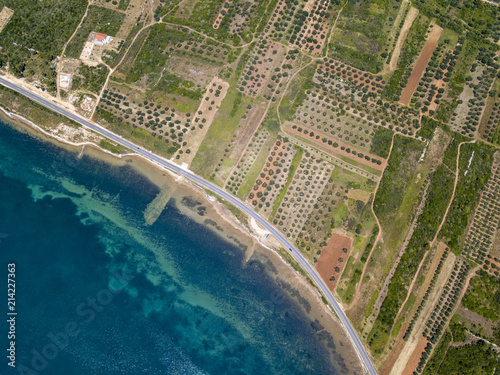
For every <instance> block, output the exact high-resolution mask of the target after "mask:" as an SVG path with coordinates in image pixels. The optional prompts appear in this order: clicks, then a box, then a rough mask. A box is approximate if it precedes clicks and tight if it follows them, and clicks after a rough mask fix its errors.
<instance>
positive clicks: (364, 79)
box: [317, 59, 386, 94]
mask: <svg viewBox="0 0 500 375" xmlns="http://www.w3.org/2000/svg"><path fill="white" fill-rule="evenodd" d="M325 60H326V61H325V62H324V63H323V64H319V65H318V69H317V70H318V72H321V73H322V74H323V75H326V74H330V75H331V76H334V77H337V78H340V79H343V80H345V81H348V82H350V83H352V84H354V85H356V86H359V87H362V88H367V89H368V90H370V91H372V92H375V93H378V94H380V93H382V90H383V89H384V87H385V85H386V82H385V81H384V80H379V81H377V76H375V75H373V74H372V73H370V72H364V71H362V70H358V69H356V68H353V67H352V66H349V65H346V64H344V63H342V62H340V61H337V60H334V59H325Z"/></svg>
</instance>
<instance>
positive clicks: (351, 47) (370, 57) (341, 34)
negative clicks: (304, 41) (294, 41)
mask: <svg viewBox="0 0 500 375" xmlns="http://www.w3.org/2000/svg"><path fill="white" fill-rule="evenodd" d="M400 5H401V2H400V1H399V0H392V1H390V0H371V1H347V2H346V3H345V6H344V8H343V10H342V13H341V15H340V17H339V19H338V21H337V30H336V31H335V33H334V34H333V37H332V43H331V46H330V52H331V54H332V56H333V57H335V58H338V59H339V60H342V61H344V62H345V63H347V64H350V65H352V66H355V67H356V68H358V69H361V70H365V71H370V72H372V73H377V72H379V71H380V70H381V69H382V67H383V62H384V60H385V59H386V58H387V55H388V53H389V50H388V48H387V39H388V35H389V31H390V29H391V27H392V25H393V22H394V19H395V18H396V15H397V13H398V10H399V7H400Z"/></svg>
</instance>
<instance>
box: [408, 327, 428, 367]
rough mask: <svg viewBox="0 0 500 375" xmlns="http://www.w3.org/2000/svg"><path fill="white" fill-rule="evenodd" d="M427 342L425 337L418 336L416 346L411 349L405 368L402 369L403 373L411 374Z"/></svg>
mask: <svg viewBox="0 0 500 375" xmlns="http://www.w3.org/2000/svg"><path fill="white" fill-rule="evenodd" d="M427 343H428V341H427V339H426V338H425V337H424V336H420V339H419V340H418V344H417V347H416V348H415V350H414V351H413V354H412V355H411V357H410V360H409V361H408V363H407V364H406V367H405V369H404V370H403V375H412V374H413V372H414V371H415V370H416V369H417V366H418V363H419V362H420V358H421V357H422V353H423V352H424V351H425V347H426V346H427Z"/></svg>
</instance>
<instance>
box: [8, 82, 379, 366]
mask: <svg viewBox="0 0 500 375" xmlns="http://www.w3.org/2000/svg"><path fill="white" fill-rule="evenodd" d="M0 84H2V85H4V86H6V87H8V88H10V89H12V90H14V91H17V92H18V93H20V94H22V95H24V96H26V97H28V98H30V99H31V100H33V101H35V102H37V103H39V104H41V105H43V106H44V107H47V108H49V109H51V110H53V111H54V112H57V113H59V114H61V115H63V116H66V117H68V118H70V119H71V120H73V121H75V122H77V123H79V124H81V125H82V126H85V127H87V128H89V129H92V130H93V131H95V132H96V133H99V134H101V135H103V136H104V137H107V138H109V139H111V140H113V141H115V142H116V143H118V144H120V145H122V146H124V147H127V148H128V149H130V150H132V151H134V152H135V153H137V154H139V155H142V156H143V157H145V158H146V159H149V160H151V161H153V162H155V163H157V164H159V165H161V166H162V167H164V168H167V169H169V170H171V171H173V172H175V173H177V174H179V175H181V176H183V177H185V178H187V179H189V180H191V181H193V182H194V183H196V184H198V185H199V186H202V187H203V188H205V189H207V190H210V191H211V192H213V193H214V194H217V195H218V196H220V197H222V198H224V199H225V200H226V201H228V202H230V203H231V204H233V205H234V206H236V207H238V208H239V209H240V210H241V211H244V212H245V213H246V214H248V215H249V216H251V217H253V218H254V219H255V221H257V222H258V223H259V224H260V225H261V226H262V227H264V228H265V229H266V230H267V231H268V232H269V233H271V234H272V235H273V236H274V237H276V239H277V240H278V241H279V242H281V244H282V245H283V246H284V247H285V248H286V249H287V251H288V252H289V253H290V254H291V255H292V256H293V257H294V258H295V260H296V261H297V262H299V263H300V265H301V266H302V268H303V269H304V270H305V271H306V272H307V273H308V275H309V277H311V279H312V280H313V281H314V283H315V284H316V285H317V286H318V288H319V289H320V290H321V292H322V293H323V295H324V296H325V297H326V299H327V300H328V302H329V303H330V304H331V305H332V307H333V309H334V310H335V312H336V313H337V315H338V317H339V319H340V321H341V322H342V324H343V325H344V327H345V329H346V331H347V333H348V335H349V336H350V338H351V340H352V342H353V344H354V346H355V348H356V350H357V352H358V355H359V357H360V358H361V360H362V362H363V364H364V366H365V368H366V369H367V370H368V373H369V374H371V375H375V374H377V371H376V370H375V367H373V364H372V363H371V360H370V357H369V356H368V354H367V353H366V350H365V348H364V347H363V344H362V343H361V341H360V340H359V337H358V336H357V334H356V331H355V330H354V328H353V327H352V325H351V323H350V322H349V319H348V318H347V316H346V314H345V313H344V311H343V310H342V308H341V307H340V305H339V304H338V302H337V301H336V300H335V298H334V297H333V295H332V293H331V292H330V290H329V289H328V288H327V286H326V284H325V283H324V282H323V279H321V277H320V276H319V274H318V273H317V272H316V270H315V269H314V268H313V267H312V266H311V264H310V263H309V262H308V261H307V260H306V259H305V258H304V257H303V256H302V254H301V253H300V252H299V251H298V250H297V249H296V248H295V247H294V246H293V244H291V243H290V242H289V241H288V240H287V239H286V238H285V237H284V236H283V235H282V234H281V233H280V232H279V231H278V230H277V229H276V228H274V227H273V226H272V225H271V224H270V223H268V222H267V221H266V220H264V219H263V218H262V217H261V216H260V215H259V214H258V213H256V212H255V211H254V210H253V209H251V208H250V207H248V206H247V205H245V204H244V203H243V202H242V201H240V200H239V199H238V198H236V197H234V196H232V195H231V194H229V193H227V192H226V191H225V190H223V189H221V188H220V187H218V186H216V185H214V184H212V183H211V182H209V181H207V180H205V179H203V178H201V177H199V176H197V175H195V174H194V173H192V172H190V171H189V170H186V169H183V168H181V167H180V166H178V165H177V164H175V163H173V162H171V161H168V160H167V159H164V158H162V157H159V156H157V155H155V154H153V153H152V152H150V151H148V150H146V149H144V148H142V147H139V146H137V145H135V144H134V143H132V142H130V141H128V140H126V139H124V138H122V137H120V136H119V135H117V134H114V133H112V132H110V131H109V130H107V129H105V128H103V127H101V126H99V125H97V124H94V123H92V122H90V121H88V120H86V119H85V118H83V117H80V116H78V115H76V114H74V113H72V112H70V111H69V110H67V109H64V108H63V107H60V106H58V105H57V104H54V103H52V102H50V101H49V100H47V99H44V98H43V97H41V96H39V95H37V94H35V93H33V92H32V91H30V90H27V89H25V88H23V87H21V86H18V85H16V84H14V83H11V82H10V81H7V80H5V79H4V78H1V77H0Z"/></svg>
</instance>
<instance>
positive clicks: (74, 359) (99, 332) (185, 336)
mask: <svg viewBox="0 0 500 375" xmlns="http://www.w3.org/2000/svg"><path fill="white" fill-rule="evenodd" d="M159 192H160V188H159V187H158V186H157V185H154V184H153V183H151V182H150V181H149V180H148V179H146V178H145V177H144V176H142V175H139V174H138V173H136V172H135V171H134V170H133V169H132V168H131V167H128V166H112V165H110V164H107V163H104V162H102V161H98V160H96V159H92V158H90V157H88V156H85V155H84V156H82V157H78V155H77V153H73V152H69V151H66V150H64V149H62V148H58V147H56V146H54V145H51V144H48V143H45V142H41V141H39V140H36V139H34V138H32V137H31V136H29V135H26V134H23V133H20V132H17V131H15V130H14V129H12V128H11V127H9V126H7V125H5V124H3V123H0V234H1V236H0V241H1V242H0V269H2V272H1V275H3V278H4V279H5V281H4V285H5V289H4V290H7V285H6V274H7V265H8V264H9V263H15V264H16V312H17V313H18V315H17V316H16V339H15V341H16V343H15V346H16V368H9V367H8V366H6V364H7V363H8V361H7V360H6V359H5V357H4V359H3V360H2V361H3V363H2V364H1V365H0V368H2V369H5V372H4V371H2V373H5V374H17V373H26V374H35V373H37V374H52V375H58V374H73V375H80V374H248V375H250V374H341V373H353V372H355V371H354V370H353V368H351V367H349V363H350V362H349V361H347V362H346V361H344V359H343V357H342V356H341V355H340V354H339V347H338V345H336V344H335V342H334V340H332V339H331V337H329V336H328V335H329V334H328V332H327V331H326V330H323V327H321V326H319V327H318V324H319V323H318V322H311V320H310V318H309V317H308V316H307V314H306V313H307V310H308V302H307V301H306V300H305V299H303V301H302V303H298V302H297V300H299V301H300V298H295V299H294V298H292V297H291V294H292V295H293V294H294V293H293V292H294V291H293V290H292V293H290V288H291V287H290V285H289V284H285V283H283V282H277V281H276V279H275V278H273V276H272V275H273V273H276V270H275V269H273V266H272V263H271V262H269V261H268V260H266V258H265V257H263V256H261V255H260V256H259V255H255V256H252V258H251V261H249V262H245V256H246V254H245V251H244V249H245V246H244V245H241V246H239V247H238V246H236V245H235V244H234V243H230V242H228V241H226V240H225V239H224V238H222V237H221V236H219V235H217V233H215V232H214V231H213V230H212V229H211V228H210V226H212V227H213V226H214V223H213V222H211V221H207V223H208V225H203V224H202V223H200V222H197V221H195V220H193V218H191V217H190V216H189V215H185V214H184V213H183V212H181V211H180V209H181V208H182V207H187V208H192V205H193V204H192V201H191V200H190V199H192V198H190V197H187V198H186V199H183V196H182V194H180V195H179V194H176V195H175V196H174V197H173V198H172V199H171V200H170V201H169V203H168V204H167V206H166V207H165V209H164V210H163V211H162V213H161V214H160V216H159V217H158V219H157V220H156V221H155V222H154V223H153V224H152V225H148V224H146V222H145V220H144V211H145V210H146V208H147V207H148V204H149V203H151V202H152V201H153V200H154V199H155V197H156V196H157V195H158V193H159ZM186 194H187V193H186ZM196 204H197V206H198V207H203V206H202V205H201V204H200V202H197V203H196ZM195 215H196V216H201V215H203V209H201V212H200V210H199V209H198V210H197V211H196V212H195ZM202 219H204V218H203V217H202ZM216 225H217V224H216ZM309 309H310V306H309ZM7 329H8V328H7V323H4V329H2V331H3V332H7ZM8 341H9V340H7V337H6V334H3V335H2V337H1V338H0V342H1V343H2V344H3V345H2V350H4V353H5V349H6V348H8V347H9V344H8ZM4 348H5V349H4ZM22 371H24V372H22Z"/></svg>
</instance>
